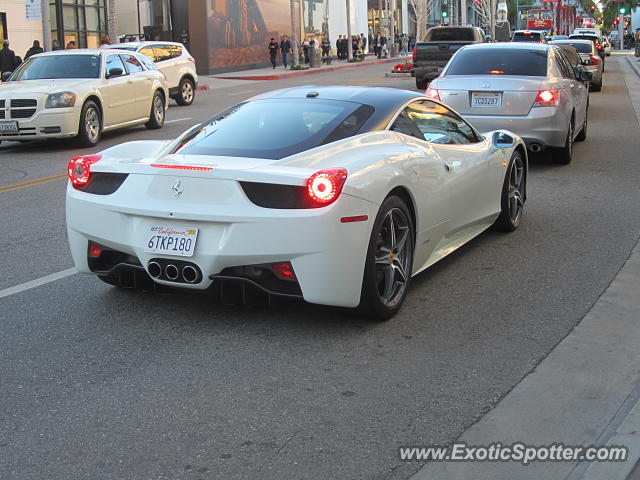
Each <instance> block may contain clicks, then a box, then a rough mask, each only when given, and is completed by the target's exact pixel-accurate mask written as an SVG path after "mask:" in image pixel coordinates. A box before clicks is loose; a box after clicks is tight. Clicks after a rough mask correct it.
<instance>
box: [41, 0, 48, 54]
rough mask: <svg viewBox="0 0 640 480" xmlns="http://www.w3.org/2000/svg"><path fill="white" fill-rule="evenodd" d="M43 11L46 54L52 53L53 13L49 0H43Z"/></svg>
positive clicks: (43, 36)
mask: <svg viewBox="0 0 640 480" xmlns="http://www.w3.org/2000/svg"><path fill="white" fill-rule="evenodd" d="M40 8H41V9H42V47H43V48H44V50H45V51H46V52H49V51H51V11H50V10H49V0H41V2H40Z"/></svg>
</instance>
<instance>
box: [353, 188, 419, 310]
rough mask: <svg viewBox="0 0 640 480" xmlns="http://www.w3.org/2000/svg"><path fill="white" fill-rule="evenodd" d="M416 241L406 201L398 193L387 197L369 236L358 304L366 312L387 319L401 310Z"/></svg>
mask: <svg viewBox="0 0 640 480" xmlns="http://www.w3.org/2000/svg"><path fill="white" fill-rule="evenodd" d="M414 243H415V230H414V226H413V222H412V220H411V215H410V214H409V209H408V208H407V205H406V204H405V202H404V201H403V200H402V199H400V198H399V197H396V196H392V197H389V198H387V199H386V200H385V201H384V202H383V203H382V205H381V207H380V210H379V211H378V215H377V216H376V220H375V222H374V224H373V230H372V232H371V238H370V239H369V247H368V249H367V258H366V263H365V267H364V276H363V279H362V294H361V296H360V306H359V310H360V313H361V314H362V315H363V316H365V317H367V318H370V319H372V320H387V319H389V318H391V317H393V316H394V315H395V314H396V313H398V311H399V310H400V307H402V303H403V302H404V299H405V297H406V295H407V289H408V287H409V283H410V281H411V270H412V266H413V248H414Z"/></svg>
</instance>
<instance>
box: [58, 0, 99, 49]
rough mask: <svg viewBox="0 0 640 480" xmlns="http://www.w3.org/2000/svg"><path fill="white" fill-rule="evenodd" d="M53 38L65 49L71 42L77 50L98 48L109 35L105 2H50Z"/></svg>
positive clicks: (89, 0) (66, 0)
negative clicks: (105, 36) (101, 40)
mask: <svg viewBox="0 0 640 480" xmlns="http://www.w3.org/2000/svg"><path fill="white" fill-rule="evenodd" d="M49 6H50V9H51V30H52V32H51V36H52V38H53V39H59V40H60V42H61V43H62V45H63V47H64V46H66V45H68V43H69V42H70V41H72V40H73V41H74V42H76V47H77V48H97V47H98V46H99V45H100V37H101V36H102V35H104V34H106V33H107V31H106V30H107V28H106V18H107V15H106V6H105V1H104V0H49Z"/></svg>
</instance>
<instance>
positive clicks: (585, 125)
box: [576, 105, 589, 142]
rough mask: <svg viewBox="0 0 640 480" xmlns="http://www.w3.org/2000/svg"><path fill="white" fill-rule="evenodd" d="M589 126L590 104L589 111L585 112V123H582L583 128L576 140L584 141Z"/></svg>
mask: <svg viewBox="0 0 640 480" xmlns="http://www.w3.org/2000/svg"><path fill="white" fill-rule="evenodd" d="M588 128H589V105H587V111H586V112H585V113H584V125H582V130H580V133H578V136H577V137H576V142H584V141H585V140H586V139H587V130H588Z"/></svg>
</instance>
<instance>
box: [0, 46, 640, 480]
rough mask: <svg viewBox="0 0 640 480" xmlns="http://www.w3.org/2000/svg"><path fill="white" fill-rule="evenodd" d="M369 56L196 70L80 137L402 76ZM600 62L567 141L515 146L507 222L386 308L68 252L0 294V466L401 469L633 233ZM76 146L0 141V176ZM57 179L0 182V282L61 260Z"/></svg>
mask: <svg viewBox="0 0 640 480" xmlns="http://www.w3.org/2000/svg"><path fill="white" fill-rule="evenodd" d="M387 68H388V65H387V66H372V67H363V68H358V69H352V70H347V71H342V72H334V73H331V74H323V75H314V76H313V77H302V78H297V79H291V80H287V81H279V82H277V83H276V82H251V83H247V84H240V85H236V84H233V86H230V87H227V88H216V89H214V90H212V91H210V92H204V93H202V94H200V95H199V97H198V98H197V101H196V102H197V103H196V104H195V105H194V106H192V107H186V108H180V107H172V108H171V109H170V111H169V114H168V120H170V121H172V120H176V121H175V122H173V123H170V124H168V125H167V126H166V127H165V128H164V129H162V130H161V131H155V132H148V131H146V130H144V128H135V129H131V130H129V131H127V132H124V133H122V132H121V133H114V134H112V135H108V136H106V137H105V139H104V141H103V144H102V146H108V145H112V144H116V143H119V142H123V141H128V140H134V139H141V138H167V137H172V136H175V135H176V134H178V133H179V132H180V131H182V130H184V129H185V128H187V127H188V126H189V125H190V124H191V123H195V122H196V121H200V120H203V119H205V118H207V117H208V116H210V115H212V114H213V113H215V112H216V111H219V110H221V109H223V108H224V107H226V106H229V105H231V104H233V103H236V102H237V101H240V100H242V99H244V98H246V97H248V96H251V95H253V94H255V93H259V92H260V91H265V90H269V89H272V88H276V87H279V86H283V85H293V84H296V85H301V84H309V83H316V84H329V83H343V84H344V83H357V84H366V85H395V86H401V87H409V86H411V85H412V83H411V81H410V80H406V81H396V80H389V79H385V78H383V77H382V74H383V72H384V71H385V70H386V69H387ZM604 82H605V83H604V88H603V91H602V92H601V93H593V94H592V95H591V108H590V126H589V128H590V130H589V134H588V139H587V141H586V142H584V143H579V144H576V147H575V152H574V161H573V163H572V164H571V165H569V166H557V165H554V164H553V163H551V162H550V161H549V159H548V158H547V157H546V156H545V155H539V156H536V157H533V158H531V172H530V174H531V175H530V180H529V200H528V202H527V204H526V208H525V217H524V220H523V224H522V227H521V229H520V230H519V231H517V232H516V233H513V234H509V235H505V234H498V233H494V232H487V233H485V234H483V235H481V236H480V237H479V238H477V239H476V240H474V241H473V242H471V243H470V244H469V245H467V246H465V247H463V248H462V249H461V250H459V251H458V252H456V253H455V254H453V255H451V256H450V257H449V258H447V259H445V260H443V261H442V262H440V263H439V264H437V265H435V266H434V267H432V268H431V269H430V270H428V271H427V272H424V273H423V274H421V275H419V276H418V277H417V278H415V279H414V283H413V285H412V288H411V290H410V292H409V295H408V298H407V301H406V304H405V307H404V309H403V310H402V311H401V313H400V314H399V315H397V316H396V317H395V318H393V319H392V320H390V321H388V322H386V323H381V324H372V323H369V322H366V321H363V320H361V319H358V318H356V317H353V316H351V315H348V314H346V313H345V312H343V311H341V310H338V309H331V308H322V307H317V306H312V305H306V304H302V303H292V304H285V305H283V306H280V307H278V308H273V309H249V308H240V307H224V306H221V305H218V304H215V303H213V302H212V301H211V300H210V299H208V298H206V297H200V296H197V297H196V296H187V295H179V294H172V295H159V294H152V293H134V292H129V291H119V290H117V289H114V288H110V287H109V286H107V285H105V284H102V283H101V282H99V281H98V280H97V279H94V278H90V277H84V276H80V275H78V274H76V275H72V276H69V277H66V278H63V279H60V280H57V281H55V282H51V283H48V284H46V285H43V286H40V287H37V288H34V289H31V290H27V291H23V292H21V293H17V294H13V295H9V296H5V297H3V298H0V324H1V325H2V334H1V335H0V478H2V479H34V478H46V479H52V480H53V479H64V480H67V479H70V478H92V479H113V478H127V479H156V478H157V479H160V478H162V479H199V478H200V479H214V478H215V479H218V478H220V479H222V478H224V479H247V478H251V479H278V480H280V479H288V478H296V479H303V478H305V479H306V478H308V479H330V478H336V479H355V478H366V479H404V478H407V477H409V476H410V475H411V474H412V473H413V472H414V471H415V470H417V469H418V468H419V465H418V464H403V463H401V462H400V461H399V459H398V455H397V448H398V447H399V446H401V445H429V444H444V443H447V442H450V441H452V440H453V439H454V438H456V437H457V436H458V435H459V434H460V433H461V432H462V431H463V430H464V429H465V428H466V427H468V426H470V425H471V424H473V423H474V422H475V421H476V420H477V419H478V418H480V417H481V416H482V414H483V413H485V412H486V411H488V410H489V409H490V408H491V407H492V406H493V405H494V404H495V403H496V402H497V401H498V400H499V399H500V398H501V397H502V396H503V395H504V394H505V393H507V392H508V391H509V390H510V389H511V388H512V387H513V386H514V385H515V384H516V383H517V382H518V381H519V380H520V379H521V378H522V377H523V376H524V375H526V374H527V373H528V372H529V371H530V370H531V369H533V368H534V367H535V366H536V365H537V363H538V362H539V361H540V360H541V359H542V358H544V356H545V355H546V354H547V353H548V352H549V351H550V350H551V349H552V348H553V347H554V346H555V345H556V344H557V343H558V342H559V341H560V340H561V339H562V338H563V337H564V336H565V335H566V334H567V333H568V332H569V331H570V330H571V329H572V328H573V327H574V325H575V324H576V323H577V322H578V321H579V320H580V319H581V318H582V317H583V315H584V314H585V313H586V312H587V310H588V309H589V307H590V306H591V305H592V304H593V303H594V301H595V300H596V299H597V298H598V296H599V295H600V294H601V293H602V291H603V290H604V289H605V288H606V287H607V285H608V284H609V282H610V281H611V279H612V278H613V277H614V275H615V274H616V272H617V271H618V270H619V268H620V267H621V265H622V264H623V263H624V261H625V259H626V258H627V256H628V255H629V252H630V251H631V249H632V247H633V246H634V244H635V243H636V241H637V239H638V237H639V236H640V211H639V210H638V209H637V208H636V205H638V204H639V203H640V189H639V188H638V185H639V184H640V171H639V170H638V168H637V159H638V155H637V152H638V151H639V149H640V136H639V135H638V134H639V127H638V122H637V120H636V117H635V114H634V112H633V108H632V106H631V104H630V100H629V95H628V91H627V88H626V85H625V82H624V78H623V75H622V74H621V65H620V63H619V60H617V59H615V58H614V57H610V59H608V60H607V72H606V73H605V80H604ZM183 118H188V119H189V120H180V119H183ZM77 153H80V152H79V151H77V150H74V149H73V148H72V147H71V146H70V145H69V144H68V143H67V142H56V143H52V144H46V145H45V144H40V145H17V146H14V145H5V144H3V145H2V146H0V186H1V185H5V186H6V185H9V184H14V183H16V182H21V181H27V180H29V179H35V178H41V177H45V176H49V175H54V174H57V173H60V172H63V171H64V169H65V167H66V162H67V160H68V159H69V158H70V157H72V156H75V155H76V154H77ZM83 153H84V152H83ZM64 188H65V185H64V181H63V180H54V181H50V182H46V183H40V184H36V185H33V186H30V187H27V188H18V189H15V190H7V189H5V190H2V188H1V187H0V206H1V207H2V208H0V221H1V222H2V224H3V225H5V227H4V232H5V233H4V234H3V235H2V236H1V237H0V247H1V248H2V250H3V254H2V256H1V257H0V269H1V270H2V271H4V272H5V275H3V276H2V278H0V289H4V288H7V287H11V286H14V285H17V284H20V283H22V282H26V281H29V280H33V279H36V278H39V277H41V276H43V275H46V274H50V273H53V272H57V271H60V270H64V269H66V268H69V267H71V266H72V263H71V260H70V255H69V253H68V248H67V245H66V238H65V227H64ZM1 293H2V290H0V296H1ZM549 394H550V395H552V394H553V392H549ZM496 440H497V441H498V440H499V439H496ZM523 440H524V441H526V432H523Z"/></svg>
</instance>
